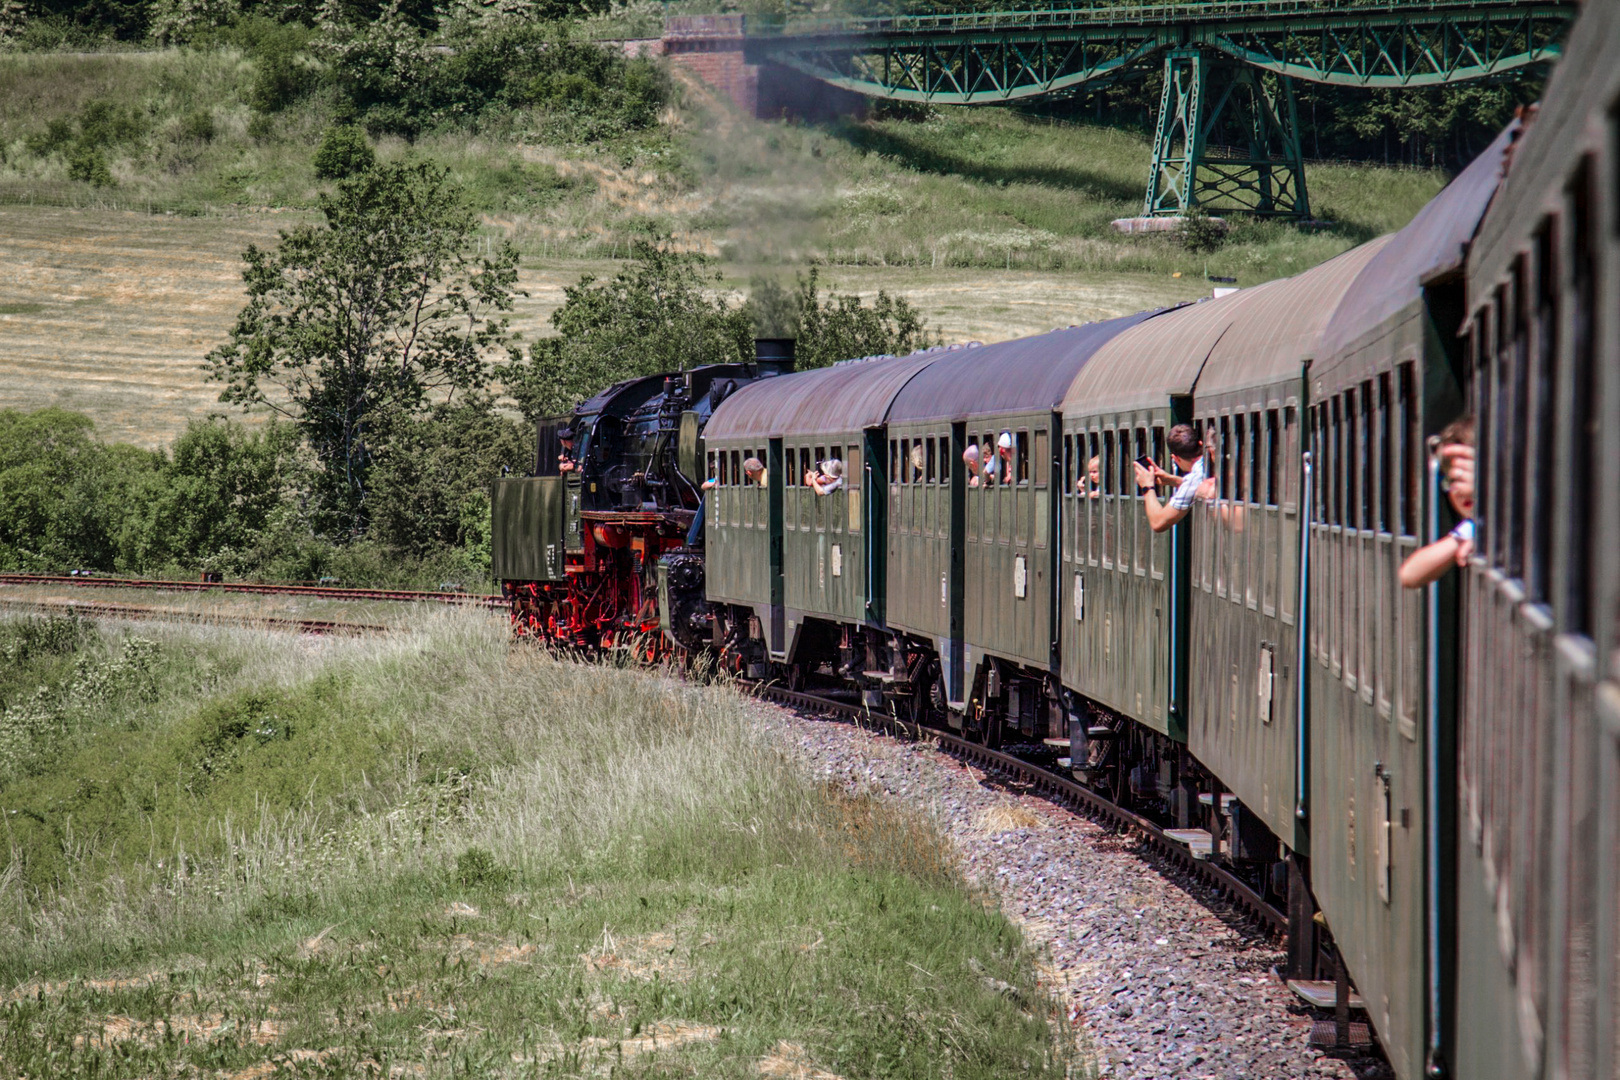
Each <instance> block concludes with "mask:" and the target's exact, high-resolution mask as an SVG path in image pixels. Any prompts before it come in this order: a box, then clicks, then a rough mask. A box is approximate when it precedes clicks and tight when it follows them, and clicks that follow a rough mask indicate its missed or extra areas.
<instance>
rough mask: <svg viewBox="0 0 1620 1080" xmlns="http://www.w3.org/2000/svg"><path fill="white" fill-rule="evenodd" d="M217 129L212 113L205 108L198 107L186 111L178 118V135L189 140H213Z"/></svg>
mask: <svg viewBox="0 0 1620 1080" xmlns="http://www.w3.org/2000/svg"><path fill="white" fill-rule="evenodd" d="M216 134H218V129H217V128H216V127H215V126H214V114H213V113H211V112H209V111H208V110H207V109H198V110H197V111H196V112H194V113H188V114H186V115H185V116H184V117H182V118H181V120H180V137H181V138H182V139H187V140H189V141H191V142H213V141H214V136H215V135H216Z"/></svg>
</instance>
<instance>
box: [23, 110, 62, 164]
mask: <svg viewBox="0 0 1620 1080" xmlns="http://www.w3.org/2000/svg"><path fill="white" fill-rule="evenodd" d="M24 142H25V144H26V145H27V147H28V152H29V153H30V154H33V155H35V156H36V157H49V156H50V155H52V154H55V153H59V152H65V151H66V150H67V148H68V147H70V146H72V145H73V122H72V121H71V120H66V119H60V118H58V119H56V120H50V121H47V122H46V124H45V130H44V131H37V132H35V133H34V134H32V135H30V136H28V138H27V139H26V140H24Z"/></svg>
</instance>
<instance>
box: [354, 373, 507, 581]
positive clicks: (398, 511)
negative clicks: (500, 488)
mask: <svg viewBox="0 0 1620 1080" xmlns="http://www.w3.org/2000/svg"><path fill="white" fill-rule="evenodd" d="M533 459H534V433H533V431H532V429H531V430H527V431H526V430H525V429H524V427H523V426H522V425H520V424H518V423H516V422H515V421H513V420H510V419H507V418H505V417H502V416H500V415H498V414H496V412H495V410H494V409H493V408H492V407H491V403H490V401H489V400H488V399H487V398H485V397H483V396H481V395H469V396H467V397H464V398H463V399H462V400H461V401H459V402H456V403H455V404H450V405H441V406H439V407H438V408H436V409H434V410H433V411H432V412H431V413H430V414H428V415H427V416H425V417H423V418H422V419H420V420H417V421H416V422H414V423H412V424H409V425H407V426H406V427H405V428H404V429H403V430H401V431H400V433H399V436H398V437H397V438H395V439H394V440H392V441H391V442H390V443H389V445H388V447H387V449H386V450H385V451H384V452H382V453H379V454H378V457H377V465H376V468H375V470H374V471H373V473H372V484H373V491H374V495H373V501H372V506H371V536H372V538H373V539H375V540H377V541H379V542H381V543H384V544H387V545H388V546H389V547H391V548H393V549H394V550H396V551H399V552H402V553H404V554H407V555H410V556H413V557H417V558H421V557H424V556H428V555H432V554H433V553H434V552H435V551H438V550H443V549H451V548H466V547H468V546H470V545H471V546H476V545H477V544H478V543H479V542H480V541H481V540H482V539H483V538H482V537H481V536H475V535H472V532H473V531H475V530H469V523H470V522H487V521H488V519H489V482H490V480H492V479H493V478H495V477H497V476H499V475H500V474H501V468H502V466H505V467H506V468H507V469H510V470H511V471H513V472H516V473H519V474H520V475H521V474H522V473H523V472H525V471H526V470H527V469H528V468H529V467H531V465H532V463H533ZM486 569H487V568H486Z"/></svg>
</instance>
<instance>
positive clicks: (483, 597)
mask: <svg viewBox="0 0 1620 1080" xmlns="http://www.w3.org/2000/svg"><path fill="white" fill-rule="evenodd" d="M0 585H72V586H75V587H80V588H88V589H93V588H113V589H167V590H171V591H174V592H209V591H211V590H217V591H220V592H228V593H247V594H253V595H261V596H308V597H312V598H317V599H323V600H397V601H402V602H411V603H429V604H474V605H477V606H479V607H487V608H504V607H506V604H507V601H506V598H505V597H502V596H496V595H488V594H484V593H454V592H426V591H418V590H411V589H352V588H347V587H344V586H338V585H285V584H275V583H273V582H272V583H259V582H250V581H231V582H219V581H163V580H159V579H157V578H120V577H95V576H86V577H75V576H71V575H68V574H0Z"/></svg>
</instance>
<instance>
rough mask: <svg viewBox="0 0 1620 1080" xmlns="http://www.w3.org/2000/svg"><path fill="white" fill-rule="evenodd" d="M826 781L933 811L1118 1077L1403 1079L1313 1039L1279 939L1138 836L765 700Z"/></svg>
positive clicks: (1101, 1068) (927, 747)
mask: <svg viewBox="0 0 1620 1080" xmlns="http://www.w3.org/2000/svg"><path fill="white" fill-rule="evenodd" d="M762 712H763V714H764V720H765V723H766V724H767V726H769V727H770V728H771V729H772V730H774V731H776V732H778V733H779V736H780V738H781V739H782V740H783V741H784V743H785V746H786V748H787V750H788V751H789V752H790V753H791V754H793V755H795V756H796V757H798V758H799V759H800V760H802V762H803V763H804V765H805V767H806V768H807V769H808V770H810V771H811V773H812V774H813V775H814V776H815V777H817V778H818V779H821V780H825V781H829V782H832V783H835V784H838V785H841V786H843V787H844V788H846V789H848V790H850V791H852V792H861V793H869V794H873V795H877V796H881V797H889V798H894V799H899V800H902V801H904V802H906V803H907V804H909V805H911V806H914V807H917V808H919V809H922V810H924V811H925V812H927V813H930V814H932V815H933V816H934V817H935V818H936V820H937V821H938V822H939V824H940V826H941V827H942V828H943V830H944V831H945V833H946V834H947V835H948V836H949V837H950V838H951V839H952V841H953V842H954V843H955V844H956V846H957V848H958V850H959V852H960V854H961V858H962V865H963V870H964V872H965V873H966V874H967V876H968V877H969V878H970V879H972V880H975V881H978V882H979V883H981V884H982V885H983V886H985V887H986V888H988V889H990V890H992V891H993V892H994V893H995V894H996V895H998V896H999V897H1000V899H1001V905H1002V908H1003V910H1004V911H1005V912H1006V913H1007V914H1008V916H1009V917H1011V918H1012V919H1013V920H1014V921H1016V922H1017V923H1018V924H1019V925H1020V926H1022V927H1023V929H1024V933H1025V936H1026V938H1027V939H1028V941H1029V943H1030V944H1031V945H1032V946H1034V947H1035V948H1036V949H1037V950H1038V951H1042V952H1044V953H1046V954H1047V955H1046V962H1045V965H1044V968H1045V969H1044V971H1043V976H1044V981H1045V982H1047V983H1048V985H1049V986H1050V989H1051V991H1052V993H1053V994H1054V995H1056V996H1058V997H1059V998H1060V1000H1061V1001H1062V1003H1063V1005H1064V1007H1065V1008H1066V1009H1067V1010H1068V1014H1069V1017H1070V1019H1071V1021H1073V1023H1074V1025H1075V1027H1076V1028H1077V1029H1078V1032H1079V1038H1080V1042H1081V1045H1082V1048H1083V1049H1084V1050H1085V1051H1087V1052H1089V1053H1091V1054H1093V1055H1094V1056H1095V1058H1096V1064H1097V1073H1098V1075H1100V1076H1105V1077H1109V1078H1121V1080H1125V1078H1130V1080H1149V1078H1170V1077H1175V1078H1177V1080H1198V1078H1202V1077H1210V1078H1222V1080H1224V1078H1228V1077H1230V1078H1234V1080H1238V1078H1241V1080H1261V1078H1272V1077H1276V1078H1290V1080H1291V1078H1295V1077H1318V1076H1322V1077H1342V1078H1350V1077H1362V1078H1372V1077H1387V1076H1391V1075H1392V1074H1391V1073H1390V1071H1389V1069H1388V1066H1387V1065H1385V1064H1384V1063H1383V1062H1382V1061H1381V1060H1380V1059H1376V1058H1368V1057H1362V1058H1359V1059H1356V1060H1339V1059H1338V1058H1335V1057H1330V1056H1326V1055H1324V1054H1323V1053H1322V1052H1321V1051H1318V1050H1314V1049H1312V1048H1311V1047H1310V1046H1309V1045H1308V1036H1309V1032H1310V1026H1311V1021H1312V1019H1313V1018H1312V1015H1311V1013H1310V1011H1309V1010H1308V1009H1306V1008H1304V1007H1303V1006H1302V1005H1301V1004H1300V1003H1299V1002H1298V1001H1297V999H1296V998H1295V997H1294V995H1293V994H1292V993H1291V992H1290V991H1289V990H1288V989H1287V987H1285V986H1284V985H1283V984H1282V983H1281V982H1280V981H1279V980H1278V979H1277V978H1276V977H1275V976H1273V975H1272V974H1271V968H1272V966H1273V965H1275V964H1280V963H1281V962H1282V959H1283V957H1282V954H1281V952H1280V951H1279V950H1278V947H1277V946H1276V945H1274V944H1273V943H1271V942H1269V941H1266V940H1265V939H1263V938H1261V937H1259V936H1257V935H1255V934H1254V933H1252V932H1250V931H1248V930H1246V929H1244V928H1243V927H1241V926H1240V925H1239V924H1238V923H1237V921H1236V920H1235V919H1233V920H1231V921H1228V920H1225V919H1223V917H1222V915H1221V913H1220V910H1219V907H1218V905H1217V904H1215V903H1214V902H1211V903H1210V904H1208V905H1206V904H1205V903H1203V902H1201V901H1200V899H1199V897H1198V896H1197V895H1196V893H1197V892H1198V891H1199V886H1198V885H1197V884H1196V883H1190V882H1180V883H1178V882H1177V881H1175V880H1172V879H1171V878H1170V877H1167V876H1165V874H1163V873H1161V872H1160V870H1159V869H1157V868H1156V866H1155V865H1154V863H1153V859H1152V856H1151V854H1150V853H1145V852H1139V849H1138V845H1137V843H1136V841H1134V840H1132V839H1130V838H1127V837H1123V836H1119V835H1116V834H1111V833H1109V832H1107V831H1105V830H1103V829H1102V828H1100V827H1099V826H1097V825H1095V824H1093V823H1092V822H1090V821H1088V820H1086V819H1084V818H1082V817H1079V816H1076V815H1075V814H1073V813H1071V812H1070V811H1068V810H1065V809H1063V808H1060V807H1058V806H1055V805H1053V804H1052V803H1050V802H1048V801H1046V800H1045V799H1042V798H1039V797H1036V796H1032V795H1028V794H1023V793H1021V792H1020V791H1019V789H1018V787H1017V786H1016V785H1015V784H1013V783H1010V782H1007V781H1005V780H1002V779H999V778H996V777H992V776H987V775H986V774H985V773H984V772H983V771H982V770H980V769H978V768H975V767H972V766H967V765H964V764H963V763H962V762H960V761H957V760H956V759H955V758H952V757H951V756H949V755H948V754H946V753H943V752H942V751H940V750H939V749H937V747H936V746H934V745H932V744H929V743H912V742H908V741H903V740H900V739H896V738H892V737H890V736H887V735H882V734H876V733H873V732H871V731H867V730H863V729H862V728H860V727H858V726H856V725H854V724H850V723H842V722H837V721H829V720H820V719H812V718H809V717H806V716H802V715H799V714H797V713H794V712H791V711H788V710H785V709H779V708H775V707H772V706H762Z"/></svg>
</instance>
